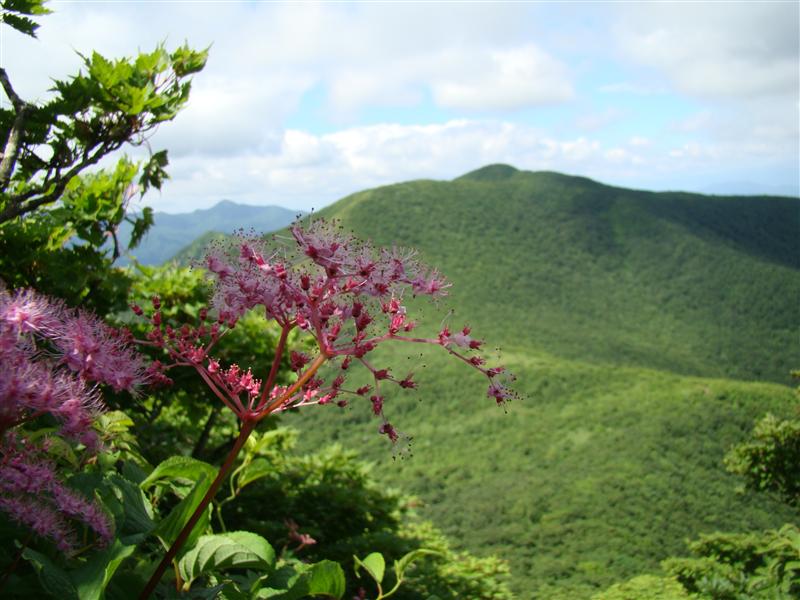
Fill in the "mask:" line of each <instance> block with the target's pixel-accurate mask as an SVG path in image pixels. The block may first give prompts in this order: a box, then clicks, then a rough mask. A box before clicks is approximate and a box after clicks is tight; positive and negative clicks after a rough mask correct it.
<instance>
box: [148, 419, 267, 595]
mask: <svg viewBox="0 0 800 600" xmlns="http://www.w3.org/2000/svg"><path fill="white" fill-rule="evenodd" d="M255 426H256V421H251V420H247V421H243V422H242V428H241V429H240V430H239V437H237V438H236V442H235V443H234V445H233V448H231V451H230V452H229V453H228V456H227V457H226V458H225V462H224V463H222V466H221V467H220V469H219V473H217V476H216V478H215V479H214V481H213V482H212V483H211V487H209V488H208V491H207V492H206V495H205V496H203V499H202V500H201V501H200V504H199V505H198V506H197V508H196V509H195V511H194V513H193V514H192V516H191V517H190V518H189V521H188V522H187V523H186V525H184V527H183V529H181V532H180V533H179V534H178V537H177V538H176V539H175V541H174V542H173V543H172V546H171V547H170V549H169V550H168V551H167V553H166V554H165V555H164V558H162V559H161V562H160V563H159V565H158V567H157V568H156V570H155V572H154V573H153V575H152V576H151V577H150V580H149V581H148V582H147V585H146V586H145V587H144V589H143V590H142V593H141V594H139V600H146V599H147V598H149V597H150V594H152V593H153V590H155V588H156V585H158V582H159V581H160V580H161V577H162V576H163V575H164V571H166V570H167V567H168V566H169V565H170V563H171V562H172V560H173V559H174V558H175V556H176V555H177V554H178V552H179V551H180V549H181V547H182V546H183V544H184V543H185V542H186V540H187V538H188V537H189V535H190V534H191V533H192V530H193V529H194V526H195V525H196V524H197V522H198V521H199V520H200V517H201V516H202V515H203V513H204V512H205V510H206V508H207V507H208V505H209V503H210V502H211V500H213V499H214V496H215V495H216V493H217V491H218V490H219V488H220V486H221V485H222V482H223V481H224V480H225V477H226V476H227V475H228V473H230V470H231V468H232V467H233V463H234V462H236V457H237V456H238V455H239V452H240V451H241V449H242V446H244V443H245V442H246V441H247V438H248V437H250V433H251V432H252V431H253V429H254V428H255Z"/></svg>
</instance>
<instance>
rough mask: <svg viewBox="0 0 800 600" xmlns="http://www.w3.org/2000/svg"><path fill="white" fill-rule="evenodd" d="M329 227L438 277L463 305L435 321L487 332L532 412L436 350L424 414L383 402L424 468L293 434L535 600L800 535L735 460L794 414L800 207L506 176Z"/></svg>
mask: <svg viewBox="0 0 800 600" xmlns="http://www.w3.org/2000/svg"><path fill="white" fill-rule="evenodd" d="M323 216H325V217H329V218H338V219H340V220H341V221H342V223H343V226H344V227H346V228H351V229H353V230H354V231H355V232H356V233H357V234H358V235H359V236H362V237H369V238H371V239H373V240H375V241H376V243H379V244H382V245H391V244H398V245H403V246H413V247H415V248H417V249H419V251H420V254H421V256H422V257H423V258H424V260H426V261H427V262H429V263H430V264H432V265H436V266H437V267H439V268H440V269H441V270H442V271H443V272H444V273H445V274H446V275H447V276H448V277H449V278H450V281H451V282H452V283H453V287H452V288H451V290H450V291H451V293H450V296H449V297H448V298H446V299H445V300H444V301H443V302H442V303H441V306H440V307H439V310H432V309H425V310H426V311H427V314H426V315H425V321H426V322H427V323H431V324H432V326H433V327H437V326H438V325H439V324H440V322H441V321H442V319H443V318H447V319H449V322H450V323H451V324H452V326H453V327H461V325H462V324H463V323H462V321H461V319H460V316H459V315H461V314H465V315H470V321H469V324H470V325H471V326H473V328H474V332H475V333H476V334H478V335H479V336H482V337H485V338H486V339H487V340H488V341H489V343H491V344H492V345H497V346H502V349H503V352H502V354H503V358H504V361H505V362H506V363H507V364H508V366H509V367H510V368H511V369H512V370H513V371H514V372H515V373H516V374H517V375H518V377H519V387H520V389H521V390H522V391H523V392H524V394H525V398H524V399H522V400H521V401H518V402H512V403H511V405H510V406H509V408H508V411H507V414H504V412H503V411H502V410H499V409H498V408H497V407H495V406H494V405H493V404H494V403H493V402H491V401H489V400H487V399H486V398H485V397H484V395H483V392H482V391H481V387H480V385H479V383H480V382H479V381H477V379H476V380H471V379H467V380H465V379H464V377H463V373H461V372H460V371H459V370H458V369H457V365H455V366H454V365H450V364H448V361H446V360H443V359H442V358H443V357H439V356H436V355H435V354H432V351H431V352H429V353H428V355H426V358H425V360H426V365H427V367H426V368H425V369H424V373H421V374H420V375H419V380H420V390H418V391H416V394H417V397H418V398H419V400H421V402H417V401H416V400H413V399H410V398H408V397H398V398H388V399H387V403H386V406H387V409H386V410H387V411H388V413H389V415H390V417H391V418H392V421H393V423H396V424H397V425H398V426H399V427H400V428H401V429H402V430H403V431H405V432H406V433H408V434H410V435H412V436H413V437H414V441H413V444H412V445H411V450H412V454H413V457H412V458H410V459H409V460H395V461H392V453H391V451H390V450H389V449H388V448H387V447H386V446H385V445H384V444H383V443H382V441H383V440H380V439H377V436H375V435H374V428H375V427H377V425H375V424H374V423H370V422H369V417H368V416H366V411H362V410H358V409H357V408H354V409H352V411H350V409H345V410H344V411H341V410H339V409H337V408H336V407H331V408H328V409H327V410H321V411H309V412H307V413H305V414H301V415H298V416H296V417H293V418H292V419H291V420H290V422H291V423H292V424H296V425H298V426H299V427H301V428H302V429H303V430H304V431H305V432H307V434H306V436H305V437H304V443H305V444H308V447H314V446H317V445H319V444H324V443H326V442H327V441H330V440H337V441H340V442H342V443H343V444H344V445H345V446H348V447H351V448H354V449H357V450H359V452H361V454H362V455H365V456H368V457H370V458H371V459H373V460H375V461H377V462H378V464H379V469H377V471H376V472H377V473H379V474H380V476H381V478H382V479H383V480H384V481H385V482H386V484H387V485H393V484H394V485H399V486H401V487H402V488H403V489H405V490H408V491H410V492H412V493H415V494H418V495H419V496H420V497H421V502H422V506H421V508H420V509H419V510H420V511H421V512H422V513H423V515H424V516H426V517H431V518H433V519H434V521H435V522H436V523H437V524H439V525H440V526H442V527H443V528H444V529H445V531H446V532H447V533H448V534H450V535H451V536H452V538H453V539H455V540H459V541H460V542H461V543H462V544H463V546H464V547H466V548H469V549H470V550H472V551H474V552H476V553H479V554H480V553H485V554H488V553H495V554H497V555H501V556H503V557H505V558H507V559H509V560H510V561H511V566H512V574H513V577H514V586H515V588H516V592H517V593H518V594H519V595H520V597H521V598H533V597H536V598H554V597H558V594H562V597H564V598H581V597H589V596H590V595H591V593H593V592H594V591H597V590H599V589H602V588H603V587H606V586H608V585H609V584H610V583H612V582H614V581H619V580H621V579H624V578H626V577H630V576H632V575H635V574H639V573H643V572H657V571H658V563H659V561H660V560H662V559H664V558H666V557H668V556H670V555H676V554H681V553H682V552H684V551H685V544H686V540H687V539H691V538H695V537H697V535H698V534H700V533H704V532H711V531H715V530H727V531H747V530H755V529H764V528H767V527H778V526H780V525H781V524H782V523H784V522H787V521H791V520H793V519H795V520H796V518H797V516H798V515H797V513H796V511H794V510H793V509H790V508H788V507H786V506H784V505H781V504H780V502H777V501H774V502H773V501H772V500H770V499H769V498H767V499H765V498H764V497H762V496H755V495H752V494H740V493H738V492H737V488H738V487H739V483H740V482H739V481H738V480H737V479H736V478H735V477H733V476H731V475H729V474H727V473H726V472H725V470H724V467H723V457H724V455H725V452H726V451H727V450H728V449H729V447H730V446H731V445H732V444H734V443H736V442H739V441H741V440H742V439H743V438H744V437H745V435H746V434H747V432H748V431H749V430H750V429H751V427H752V424H753V421H754V420H755V419H757V418H758V417H759V416H760V415H762V414H763V413H765V412H767V411H772V412H774V413H776V414H778V415H787V414H789V413H790V412H791V411H792V409H793V406H794V404H795V403H796V400H795V397H794V395H793V393H792V391H791V389H790V388H788V387H786V386H784V385H780V384H781V383H783V382H786V381H788V379H789V370H790V369H791V368H792V367H793V366H796V364H797V362H798V357H800V348H799V347H798V342H800V340H798V336H797V325H798V322H800V319H798V311H799V310H800V307H799V306H798V302H797V298H798V297H800V272H799V269H798V267H799V265H798V260H800V239H799V238H798V236H797V235H796V233H797V231H798V217H799V216H800V200H798V199H794V198H781V197H753V198H751V197H714V196H702V195H696V194H685V193H650V192H638V191H633V190H626V189H620V188H613V187H609V186H604V185H602V184H599V183H596V182H594V181H591V180H588V179H584V178H577V177H569V176H565V175H560V174H557V173H529V172H521V171H517V170H515V169H513V168H511V167H507V166H503V165H495V166H490V167H486V168H484V169H480V170H478V171H475V172H473V173H470V174H468V175H465V176H464V177H461V178H459V179H456V180H454V181H451V182H435V181H416V182H410V183H404V184H398V185H393V186H388V187H383V188H378V189H374V190H369V191H365V192H361V193H358V194H355V195H353V196H350V197H348V198H345V199H343V200H342V201H340V202H338V203H336V204H334V205H333V206H331V207H329V208H328V209H326V210H325V211H323ZM451 309H452V310H454V311H455V313H454V314H453V315H451V316H449V317H448V316H447V315H448V311H449V310H451ZM405 352H407V348H405V347H401V348H397V349H396V356H395V359H398V358H399V359H401V360H402V359H403V358H404V356H405ZM395 364H396V360H395ZM722 378H728V379H722ZM737 380H738V381H737ZM758 380H760V381H761V382H762V383H755V381H758ZM748 382H752V383H748ZM767 382H772V383H767Z"/></svg>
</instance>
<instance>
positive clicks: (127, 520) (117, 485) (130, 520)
mask: <svg viewBox="0 0 800 600" xmlns="http://www.w3.org/2000/svg"><path fill="white" fill-rule="evenodd" d="M109 479H110V483H111V485H112V486H113V487H114V495H115V496H116V498H117V499H118V500H119V501H120V502H121V503H122V508H123V515H124V522H123V523H122V524H120V525H119V526H120V531H118V534H119V535H120V539H121V540H122V541H123V542H125V541H129V542H131V543H138V542H139V541H141V539H143V538H144V537H145V536H146V535H147V534H149V533H150V532H151V531H152V530H153V527H154V526H155V523H154V521H153V508H152V507H151V506H150V502H149V501H148V500H147V498H146V497H145V495H144V493H143V492H142V490H141V488H140V487H139V486H138V485H136V484H135V483H133V482H132V481H128V480H127V479H125V478H124V477H122V476H120V475H117V474H113V475H111V477H110V478H109ZM123 534H127V535H128V536H130V539H128V540H126V539H125V538H123V537H122V535H123Z"/></svg>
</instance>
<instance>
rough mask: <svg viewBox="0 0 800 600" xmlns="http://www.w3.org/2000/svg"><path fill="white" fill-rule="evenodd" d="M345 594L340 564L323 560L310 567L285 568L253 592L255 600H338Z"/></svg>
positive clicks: (299, 564) (300, 564) (291, 566)
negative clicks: (322, 599) (314, 599)
mask: <svg viewBox="0 0 800 600" xmlns="http://www.w3.org/2000/svg"><path fill="white" fill-rule="evenodd" d="M344 592H345V578H344V571H343V570H342V567H341V566H339V563H335V562H333V561H331V560H323V561H320V562H318V563H314V564H313V565H303V564H302V563H298V564H294V565H284V566H283V567H281V568H280V569H278V570H277V571H275V572H274V573H273V574H271V575H270V576H269V578H267V581H266V582H265V583H264V586H263V587H261V588H259V589H257V590H254V591H253V597H254V598H272V599H274V600H300V599H301V598H308V597H309V596H330V597H333V598H337V599H338V598H341V597H342V596H343V595H344Z"/></svg>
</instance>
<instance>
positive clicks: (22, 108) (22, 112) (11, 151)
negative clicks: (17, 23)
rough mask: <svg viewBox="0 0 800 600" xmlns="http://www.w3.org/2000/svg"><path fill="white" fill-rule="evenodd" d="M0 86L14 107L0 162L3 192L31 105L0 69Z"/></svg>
mask: <svg viewBox="0 0 800 600" xmlns="http://www.w3.org/2000/svg"><path fill="white" fill-rule="evenodd" d="M0 84H2V85H3V90H4V91H5V93H6V96H8V99H9V100H11V104H12V105H13V106H14V112H15V113H16V117H14V123H13V124H12V125H11V130H10V131H9V132H8V139H6V144H5V148H3V159H2V160H0V190H5V189H6V188H7V187H8V183H9V181H11V173H12V172H13V171H14V165H15V164H16V162H17V155H18V154H19V144H20V141H21V140H22V133H23V131H24V129H23V127H24V124H25V117H26V114H27V112H28V111H29V110H30V108H31V105H30V104H28V103H27V102H25V101H24V100H22V98H20V97H19V96H18V95H17V93H16V92H15V91H14V88H13V87H12V86H11V81H10V80H9V79H8V74H7V73H6V70H5V69H3V68H0Z"/></svg>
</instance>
